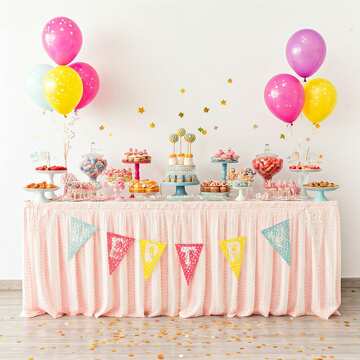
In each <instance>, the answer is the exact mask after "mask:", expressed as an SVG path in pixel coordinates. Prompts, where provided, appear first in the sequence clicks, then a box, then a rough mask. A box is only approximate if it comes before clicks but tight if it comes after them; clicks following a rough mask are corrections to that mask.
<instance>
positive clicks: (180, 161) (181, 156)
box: [177, 154, 185, 165]
mask: <svg viewBox="0 0 360 360" xmlns="http://www.w3.org/2000/svg"><path fill="white" fill-rule="evenodd" d="M184 158H185V154H178V155H177V164H178V165H184Z"/></svg>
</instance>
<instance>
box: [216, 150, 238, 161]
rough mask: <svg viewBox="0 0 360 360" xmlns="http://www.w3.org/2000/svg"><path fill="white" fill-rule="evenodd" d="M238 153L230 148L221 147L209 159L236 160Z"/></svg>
mask: <svg viewBox="0 0 360 360" xmlns="http://www.w3.org/2000/svg"><path fill="white" fill-rule="evenodd" d="M238 160H239V155H238V154H237V153H236V152H235V151H234V150H232V149H228V150H226V151H224V150H223V149H219V150H218V151H217V152H216V153H215V154H214V155H213V156H212V157H211V161H214V162H217V161H220V162H221V161H226V162H238Z"/></svg>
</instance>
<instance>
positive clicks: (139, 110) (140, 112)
mask: <svg viewBox="0 0 360 360" xmlns="http://www.w3.org/2000/svg"><path fill="white" fill-rule="evenodd" d="M137 112H138V113H139V114H143V113H144V112H145V108H144V107H143V106H139V107H138V110H137Z"/></svg>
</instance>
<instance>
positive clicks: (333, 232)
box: [23, 202, 341, 318]
mask: <svg viewBox="0 0 360 360" xmlns="http://www.w3.org/2000/svg"><path fill="white" fill-rule="evenodd" d="M71 216H73V217H77V218H80V219H82V220H83V221H86V222H89V223H91V224H94V225H96V226H97V228H98V229H99V231H98V232H97V233H96V234H95V235H94V236H93V237H92V238H91V239H90V240H89V241H88V242H87V243H86V244H85V245H84V246H83V247H82V248H81V249H80V250H79V252H78V253H77V255H76V256H75V258H73V259H72V260H68V258H67V246H68V236H69V234H68V232H69V228H68V224H69V218H70V217H71ZM286 219H290V240H291V258H292V262H291V266H288V264H287V263H286V262H285V261H284V260H283V259H281V257H280V256H279V255H278V254H277V253H276V252H274V250H273V248H272V247H271V246H270V244H269V243H268V241H267V240H266V239H265V238H264V237H263V235H262V233H261V230H262V229H264V228H266V227H269V226H271V225H273V224H276V223H278V222H281V221H283V220H286ZM107 231H110V232H114V233H119V234H122V235H126V236H133V237H134V238H135V239H136V240H135V243H134V246H132V247H131V248H130V251H129V253H128V254H127V256H126V257H125V258H124V259H123V261H122V262H121V263H120V265H119V267H118V269H117V270H116V271H115V272H114V273H113V274H112V275H111V276H109V272H108V264H107V238H106V233H107ZM238 235H244V236H246V237H247V242H246V248H245V256H244V263H243V265H242V270H241V275H240V279H237V278H236V277H235V276H234V274H233V273H232V272H231V270H230V268H229V264H228V263H227V262H226V260H225V258H224V255H223V253H222V252H221V250H220V248H219V241H220V240H223V239H228V238H233V237H235V236H238ZM140 239H150V240H157V241H162V242H166V243H167V245H168V246H167V247H166V249H165V252H164V254H163V256H162V257H161V260H160V263H159V264H158V265H157V266H156V268H155V270H154V272H153V274H152V277H151V278H150V279H149V280H147V281H144V278H143V268H142V263H141V260H140V251H139V240H140ZM175 243H203V244H204V249H203V252H202V254H201V256H200V259H199V263H198V265H197V268H196V271H195V275H194V278H193V280H192V282H191V284H190V286H187V284H186V281H185V278H184V276H183V273H182V271H181V268H180V264H179V260H178V256H177V253H176V249H175V246H174V244H175ZM24 249H25V269H24V270H25V273H24V297H23V315H24V316H27V317H32V316H36V315H39V314H43V313H49V314H50V315H52V316H53V317H59V316H62V315H63V314H70V315H76V314H85V315H87V316H101V315H106V316H137V317H142V316H158V315H170V316H175V315H179V316H181V317H191V316H199V315H219V314H223V315H227V316H248V315H251V314H262V315H264V316H268V315H270V314H272V315H285V314H289V315H291V316H299V315H305V314H308V315H310V314H316V315H318V316H319V317H321V318H328V317H329V316H330V315H332V314H334V313H336V312H337V309H338V308H339V306H340V301H341V299H340V226H339V212H338V207H337V204H336V202H325V203H314V202H103V203H49V204H33V203H30V202H29V203H26V208H25V246H24Z"/></svg>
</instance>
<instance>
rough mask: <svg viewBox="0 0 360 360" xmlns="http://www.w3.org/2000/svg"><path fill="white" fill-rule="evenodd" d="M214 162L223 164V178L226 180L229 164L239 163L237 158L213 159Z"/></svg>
mask: <svg viewBox="0 0 360 360" xmlns="http://www.w3.org/2000/svg"><path fill="white" fill-rule="evenodd" d="M211 162H212V163H214V164H215V163H216V164H221V178H220V179H221V180H223V181H226V180H227V174H228V164H237V163H238V161H237V160H214V159H213V158H212V159H211Z"/></svg>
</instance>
